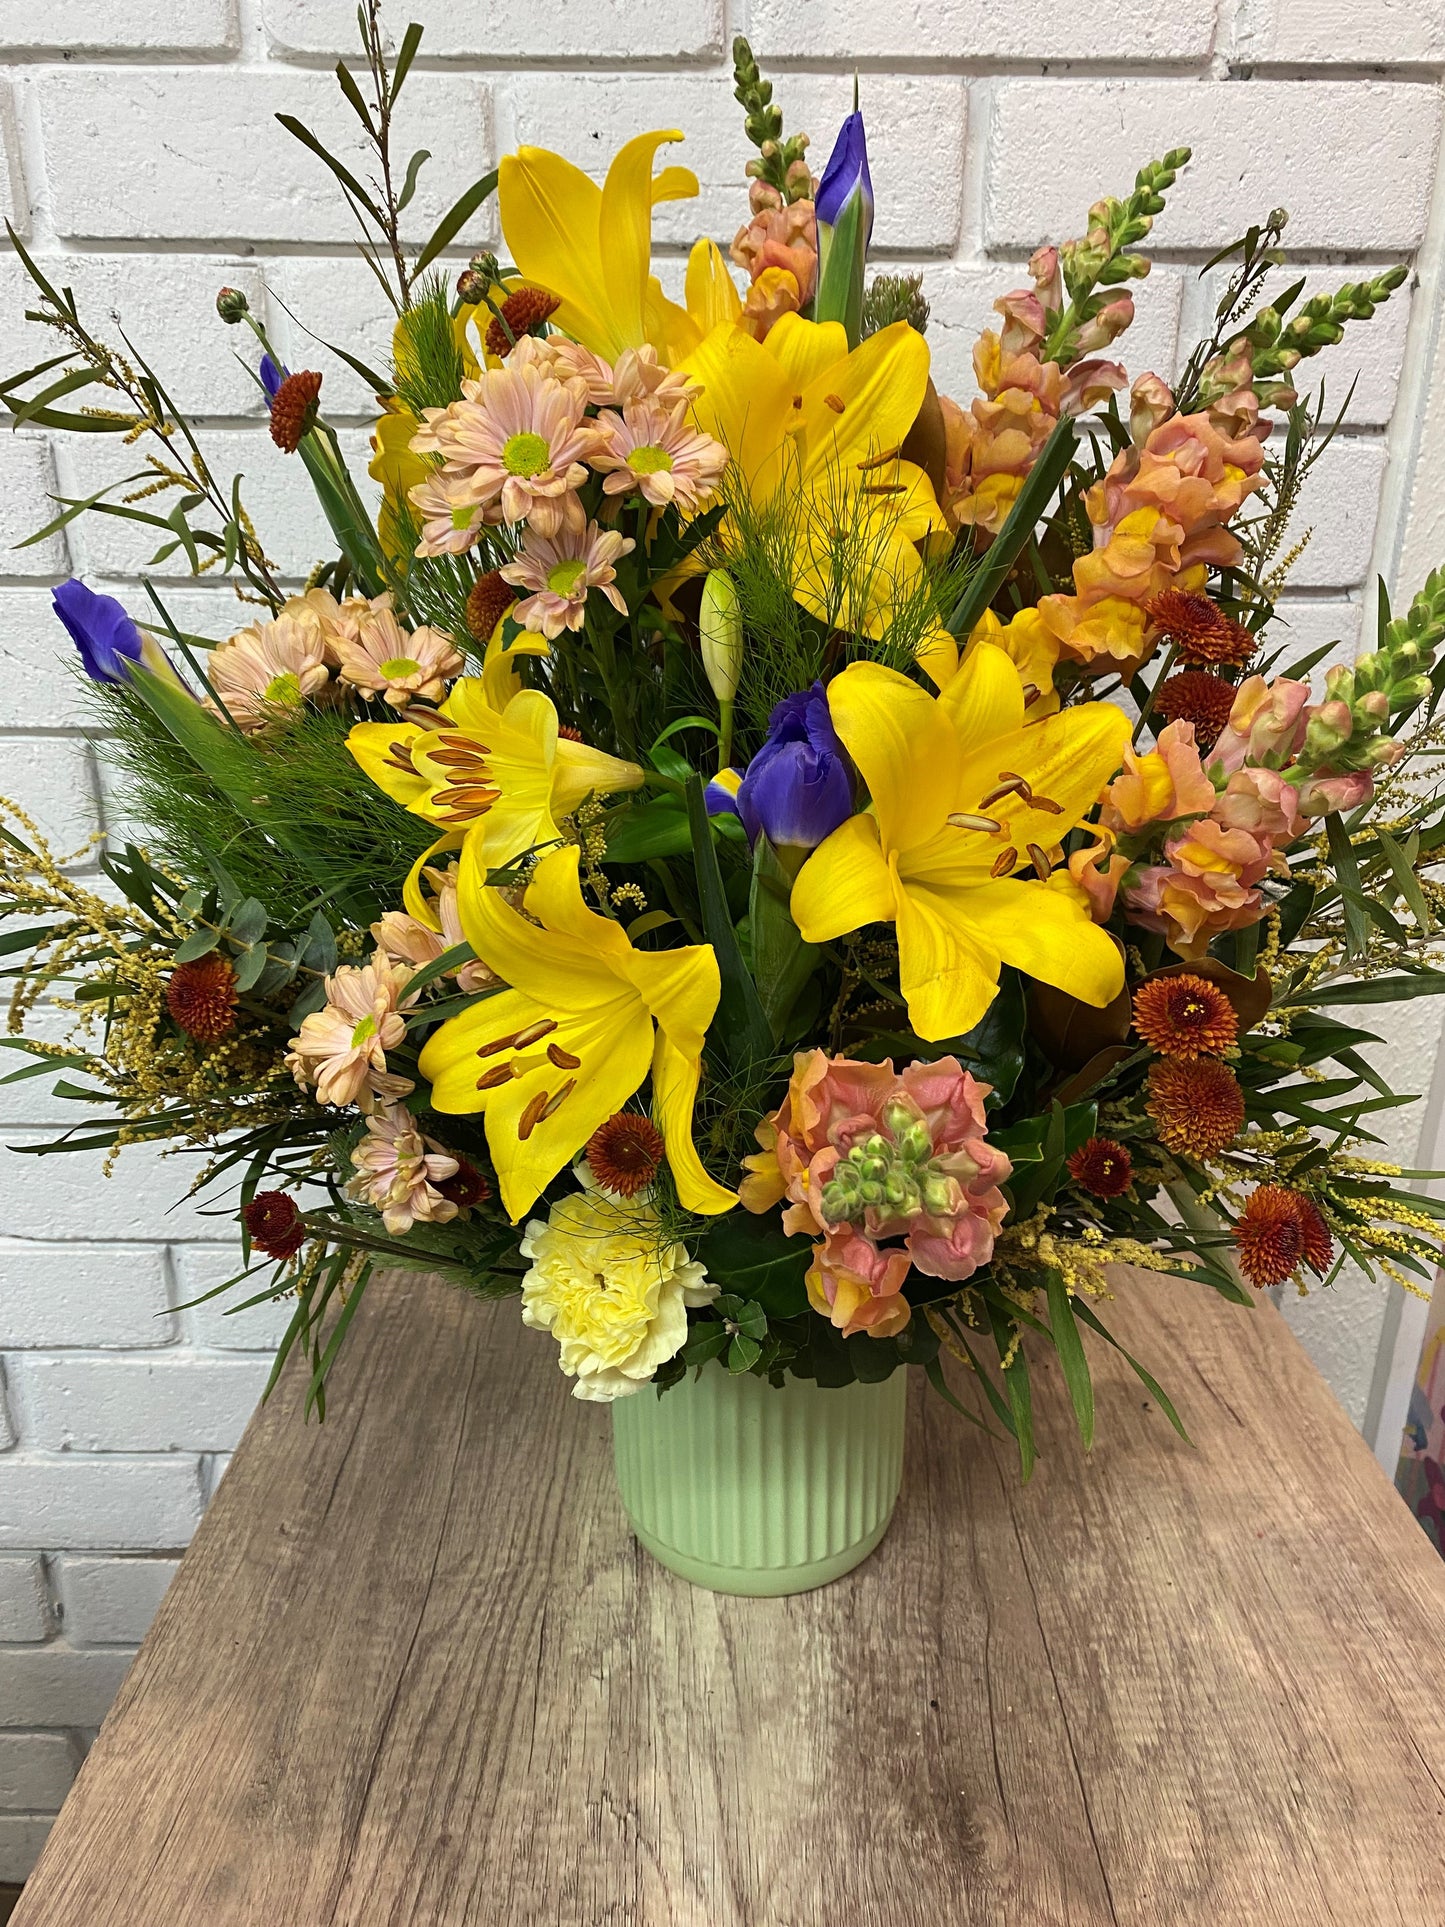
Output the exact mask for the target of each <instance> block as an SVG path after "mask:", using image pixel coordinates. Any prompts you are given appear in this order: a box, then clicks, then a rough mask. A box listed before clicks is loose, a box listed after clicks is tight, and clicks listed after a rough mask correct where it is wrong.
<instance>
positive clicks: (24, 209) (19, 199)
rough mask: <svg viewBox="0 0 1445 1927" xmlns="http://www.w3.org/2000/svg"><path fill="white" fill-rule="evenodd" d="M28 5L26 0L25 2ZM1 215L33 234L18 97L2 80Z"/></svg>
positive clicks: (0, 101) (0, 113)
mask: <svg viewBox="0 0 1445 1927" xmlns="http://www.w3.org/2000/svg"><path fill="white" fill-rule="evenodd" d="M21 4H24V0H21ZM0 163H3V164H0V214H3V215H4V217H5V219H6V220H7V221H9V222H10V223H11V225H12V226H13V227H14V228H15V230H16V232H17V233H19V234H24V235H28V234H29V232H30V196H29V192H28V190H27V188H26V185H25V169H24V167H23V165H22V163H21V159H20V135H19V130H18V128H17V126H16V120H15V96H14V93H13V92H12V90H11V87H10V83H9V81H0Z"/></svg>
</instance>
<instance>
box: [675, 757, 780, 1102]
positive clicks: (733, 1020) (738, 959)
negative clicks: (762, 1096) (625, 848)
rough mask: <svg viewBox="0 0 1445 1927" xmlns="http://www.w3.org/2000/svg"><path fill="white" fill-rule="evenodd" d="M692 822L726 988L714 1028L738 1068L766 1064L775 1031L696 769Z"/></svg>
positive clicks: (705, 906) (690, 791) (702, 898)
mask: <svg viewBox="0 0 1445 1927" xmlns="http://www.w3.org/2000/svg"><path fill="white" fill-rule="evenodd" d="M685 789H686V793H687V818H688V827H689V829H690V830H691V832H692V860H693V866H694V869H695V870H696V873H697V893H698V900H699V904H700V906H701V910H702V927H703V930H704V932H705V934H706V936H707V940H708V942H709V943H710V944H711V945H712V947H713V954H714V955H715V956H716V958H717V966H718V974H719V976H720V977H721V979H722V989H721V993H720V995H719V997H718V1007H717V1017H716V1018H715V1019H714V1025H713V1028H714V1032H715V1034H716V1035H717V1036H718V1039H719V1042H720V1043H721V1045H722V1050H723V1054H724V1056H726V1058H727V1060H728V1062H729V1063H730V1064H731V1065H732V1066H733V1068H734V1069H735V1070H744V1069H747V1068H749V1067H750V1066H752V1065H755V1064H762V1063H765V1062H766V1061H767V1059H768V1058H769V1057H770V1056H771V1055H772V1049H773V1040H772V1033H771V1032H770V1031H769V1029H768V1020H767V1017H766V1016H765V1014H764V1012H763V1007H762V1004H761V1003H760V1002H759V1000H758V992H757V986H756V985H755V984H754V982H753V980H752V975H751V973H750V972H749V970H748V967H747V965H746V964H745V963H744V962H743V954H742V951H741V950H740V949H739V947H738V937H737V931H736V930H734V928H733V919H732V912H731V911H730V910H729V908H728V900H727V892H726V891H725V890H724V889H723V880H722V871H721V870H720V869H719V868H718V861H717V851H716V849H714V847H713V840H712V825H711V823H710V822H709V821H708V814H707V804H706V803H705V802H704V800H703V793H702V779H701V778H700V777H699V776H698V775H697V774H696V773H695V772H694V773H692V774H690V775H689V777H688V779H687V783H686V785H685Z"/></svg>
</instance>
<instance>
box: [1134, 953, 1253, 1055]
mask: <svg viewBox="0 0 1445 1927" xmlns="http://www.w3.org/2000/svg"><path fill="white" fill-rule="evenodd" d="M1134 1028H1135V1030H1137V1031H1138V1033H1139V1035H1140V1036H1141V1037H1142V1038H1143V1039H1144V1042H1145V1043H1146V1044H1150V1045H1152V1046H1153V1048H1154V1049H1155V1050H1157V1051H1158V1052H1159V1054H1160V1056H1161V1057H1222V1056H1223V1055H1224V1053H1225V1051H1227V1050H1228V1049H1230V1047H1231V1046H1232V1045H1233V1043H1234V1040H1235V1039H1236V1037H1238V1035H1239V1015H1238V1013H1237V1012H1236V1010H1235V1008H1234V1005H1233V1004H1232V1003H1231V1002H1230V1001H1229V999H1228V998H1227V997H1226V996H1225V994H1224V992H1223V991H1222V990H1221V989H1220V988H1219V985H1218V984H1212V983H1211V982H1210V981H1209V979H1208V978H1207V977H1200V976H1196V975H1195V973H1194V972H1193V971H1192V970H1183V971H1181V972H1180V973H1179V975H1178V976H1177V977H1153V978H1151V979H1150V981H1149V982H1148V983H1146V984H1140V986H1139V988H1138V989H1137V990H1136V991H1135V992H1134Z"/></svg>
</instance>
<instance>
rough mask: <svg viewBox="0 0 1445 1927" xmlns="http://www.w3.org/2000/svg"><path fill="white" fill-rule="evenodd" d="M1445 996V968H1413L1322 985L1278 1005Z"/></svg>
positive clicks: (1287, 1007)
mask: <svg viewBox="0 0 1445 1927" xmlns="http://www.w3.org/2000/svg"><path fill="white" fill-rule="evenodd" d="M1441 996H1445V970H1418V971H1411V972H1410V974H1409V975H1408V976H1404V977H1365V978H1361V979H1357V980H1356V981H1355V982H1353V983H1341V984H1320V985H1317V986H1315V987H1314V988H1312V989H1308V990H1303V991H1301V992H1300V993H1299V994H1298V996H1285V997H1280V998H1277V999H1276V1002H1275V1008H1276V1009H1279V1010H1291V1009H1295V1008H1297V1007H1298V1006H1300V1005H1305V1006H1308V1007H1313V1006H1315V1005H1321V1006H1323V1005H1326V1004H1398V1003H1404V1002H1405V1001H1406V1000H1407V999H1408V998H1411V997H1441Z"/></svg>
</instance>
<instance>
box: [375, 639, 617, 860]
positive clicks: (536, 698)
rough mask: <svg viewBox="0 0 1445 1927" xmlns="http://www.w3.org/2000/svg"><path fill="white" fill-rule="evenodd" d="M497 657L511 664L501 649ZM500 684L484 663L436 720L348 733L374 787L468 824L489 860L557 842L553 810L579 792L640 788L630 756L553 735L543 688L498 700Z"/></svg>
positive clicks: (424, 812) (409, 805) (451, 822)
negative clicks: (430, 724) (440, 721)
mask: <svg viewBox="0 0 1445 1927" xmlns="http://www.w3.org/2000/svg"><path fill="white" fill-rule="evenodd" d="M493 660H494V662H500V663H501V665H502V667H503V669H504V670H505V671H506V673H507V674H511V673H512V672H511V670H510V668H509V666H508V665H506V663H505V658H504V657H498V658H494V659H493ZM489 675H490V676H491V678H492V682H491V686H490V687H489V686H488V677H489ZM505 689H506V684H505V683H502V682H501V681H500V678H499V676H498V675H497V674H496V672H494V671H493V669H492V665H491V664H489V665H488V668H487V669H486V670H484V671H483V674H482V675H481V676H463V677H462V678H461V679H460V681H458V682H456V683H453V685H452V689H451V693H450V694H449V695H448V697H447V699H446V701H445V702H444V703H443V704H442V705H441V709H440V714H441V715H442V716H443V717H444V718H445V719H446V722H445V725H444V726H443V727H442V728H440V729H428V728H425V727H423V725H421V724H419V723H357V724H356V725H355V727H354V728H353V729H352V730H351V732H350V734H349V735H348V736H347V739H346V746H347V748H348V749H349V750H350V751H351V753H352V755H353V756H354V757H355V758H356V760H357V762H358V763H360V765H361V767H362V768H363V769H364V770H365V771H366V774H367V775H368V776H369V777H370V778H371V780H372V782H373V783H375V784H376V785H377V787H378V788H380V789H383V790H385V791H386V793H387V795H388V796H390V797H392V798H394V799H395V801H396V802H398V803H400V804H401V805H402V806H403V807H404V808H405V809H408V810H411V811H412V812H413V813H414V814H415V815H417V816H423V817H425V818H426V819H427V821H428V822H430V823H436V824H438V825H440V826H441V827H442V828H443V829H446V830H469V831H472V832H473V834H474V837H475V840H476V841H477V843H478V846H479V849H480V851H481V853H482V855H483V857H484V858H485V860H486V862H487V864H488V865H489V866H490V867H492V868H498V867H500V866H501V865H502V864H505V863H510V862H511V861H512V860H513V859H514V858H515V857H519V856H521V855H522V854H523V852H524V851H526V850H531V849H535V848H536V847H537V846H538V845H539V844H545V843H555V842H556V841H557V840H558V838H559V836H560V835H561V831H560V830H559V829H558V827H557V819H558V818H559V817H563V816H567V815H568V814H570V812H571V811H573V810H575V809H576V807H577V805H578V804H579V803H580V802H582V800H583V798H584V797H587V796H591V795H598V796H611V795H614V794H616V792H618V791H619V790H632V789H636V788H637V787H638V785H639V784H640V783H641V782H642V780H643V772H642V770H641V769H639V768H638V766H637V764H636V763H625V762H623V761H621V760H620V759H619V758H618V757H616V756H609V755H607V753H606V752H605V751H604V750H600V749H593V748H592V747H591V746H590V745H589V744H587V743H574V742H571V741H569V739H568V738H567V737H565V736H561V735H559V734H558V730H557V711H556V709H555V707H554V706H553V703H552V699H551V697H550V696H546V695H544V694H543V693H542V691H541V690H540V689H515V691H514V693H512V694H509V695H506V697H505V700H504V701H499V700H498V696H499V695H501V694H502V693H503V692H504V691H505ZM470 840H471V839H470V838H469V841H470Z"/></svg>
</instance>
